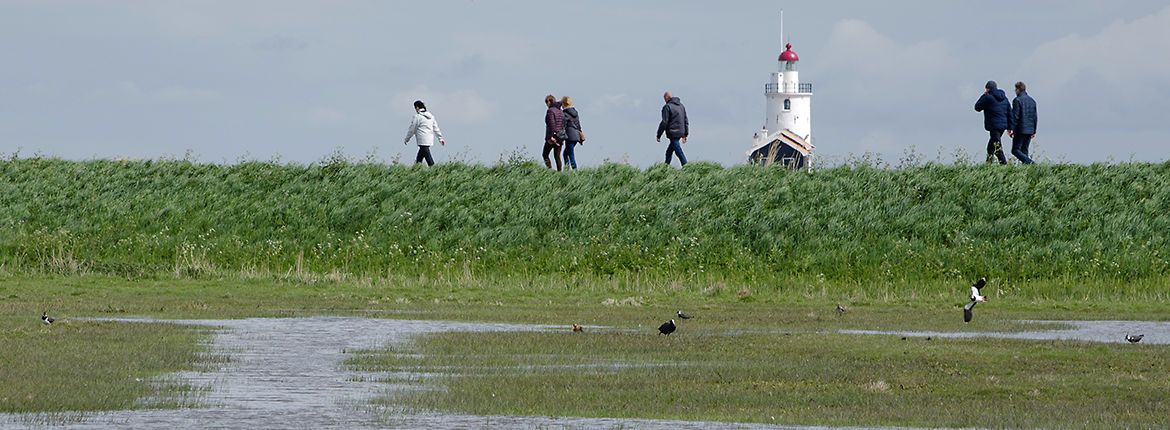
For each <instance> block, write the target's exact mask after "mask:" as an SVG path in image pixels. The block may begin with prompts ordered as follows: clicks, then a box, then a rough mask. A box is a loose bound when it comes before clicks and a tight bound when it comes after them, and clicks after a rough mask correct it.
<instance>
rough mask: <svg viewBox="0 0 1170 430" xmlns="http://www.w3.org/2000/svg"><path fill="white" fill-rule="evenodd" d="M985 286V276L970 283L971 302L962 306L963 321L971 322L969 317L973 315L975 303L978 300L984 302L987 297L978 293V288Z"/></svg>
mask: <svg viewBox="0 0 1170 430" xmlns="http://www.w3.org/2000/svg"><path fill="white" fill-rule="evenodd" d="M985 286H987V278H979V280H978V281H975V283H974V284H971V303H967V306H963V322H965V323H969V322H971V318H974V317H975V304H976V303H979V302H986V301H987V298H986V297H983V296H982V295H980V294H979V290H982V289H983V287H985Z"/></svg>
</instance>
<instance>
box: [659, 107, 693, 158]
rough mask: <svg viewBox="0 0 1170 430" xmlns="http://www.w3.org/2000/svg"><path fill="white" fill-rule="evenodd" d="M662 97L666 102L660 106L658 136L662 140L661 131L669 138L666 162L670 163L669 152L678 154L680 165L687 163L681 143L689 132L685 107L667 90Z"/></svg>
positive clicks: (685, 139) (685, 140)
mask: <svg viewBox="0 0 1170 430" xmlns="http://www.w3.org/2000/svg"><path fill="white" fill-rule="evenodd" d="M662 99H663V100H664V101H666V104H665V105H663V106H662V122H660V123H658V138H657V140H658V141H659V142H661V141H662V133H664V132H665V133H666V138H667V139H670V145H669V146H667V147H666V164H670V154H671V153H675V154H678V162H679V163H680V165H682V166H686V165H687V156H686V155H684V154H683V150H682V144H683V143H687V136H689V135H690V134H691V130H690V121H688V120H687V109H686V108H685V107H683V105H682V100H680V99H679V98H678V97H675V96H674V95H672V94H671V93H670V91H667V92H666V93H664V94H662Z"/></svg>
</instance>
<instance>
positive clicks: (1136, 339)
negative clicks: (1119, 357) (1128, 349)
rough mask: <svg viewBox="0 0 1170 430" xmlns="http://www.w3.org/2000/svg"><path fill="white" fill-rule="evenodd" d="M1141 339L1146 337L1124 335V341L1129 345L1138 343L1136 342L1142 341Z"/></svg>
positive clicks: (1141, 335)
mask: <svg viewBox="0 0 1170 430" xmlns="http://www.w3.org/2000/svg"><path fill="white" fill-rule="evenodd" d="M1143 337H1146V335H1144V334H1133V335H1130V334H1127V335H1125V340H1127V341H1129V343H1138V342H1141V341H1142V338H1143Z"/></svg>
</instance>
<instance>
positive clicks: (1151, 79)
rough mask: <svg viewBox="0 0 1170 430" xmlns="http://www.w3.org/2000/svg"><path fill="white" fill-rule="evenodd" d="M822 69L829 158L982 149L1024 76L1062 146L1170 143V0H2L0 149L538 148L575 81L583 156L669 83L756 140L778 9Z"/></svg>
mask: <svg viewBox="0 0 1170 430" xmlns="http://www.w3.org/2000/svg"><path fill="white" fill-rule="evenodd" d="M781 9H783V10H784V13H785V27H784V31H785V32H786V33H787V34H788V35H789V40H790V41H791V43H792V44H793V45H794V50H796V51H797V52H798V53H799V55H800V59H801V62H800V71H801V80H802V81H804V82H811V83H813V85H814V96H813V101H812V109H813V113H812V123H813V128H812V130H813V138H814V141H815V143H816V145H817V152H818V155H820V156H821V157H822V158H823V159H824V160H828V161H832V160H845V159H847V158H848V157H851V156H860V155H862V154H864V153H867V152H868V153H875V154H878V155H880V156H881V157H883V158H884V159H885V160H887V161H891V162H895V163H896V161H897V160H898V159H900V158H901V157H903V156H904V154H906V152H907V151H908V150H909V149H910V148H916V150H917V152H918V153H921V154H924V155H925V156H926V158H928V159H931V158H936V157H939V155H940V154H941V158H942V159H944V160H950V159H951V158H952V156H953V154H955V153H956V151H960V150H961V151H965V152H966V153H967V154H968V156H969V157H970V158H971V159H972V160H975V159H980V160H981V159H982V157H983V155H982V154H983V151H984V145H985V143H986V133H985V132H984V131H983V127H982V124H983V121H982V116H981V114H979V113H976V112H974V110H973V105H974V103H975V100H976V99H977V98H978V96H979V95H980V94H981V93H982V87H983V83H984V82H986V81H987V80H988V79H994V80H996V81H999V82H1000V84H1001V86H1002V87H1010V84H1011V83H1013V82H1015V81H1017V80H1022V81H1025V82H1027V83H1028V85H1029V93H1030V94H1031V95H1032V96H1033V97H1034V98H1035V99H1036V101H1037V104H1038V106H1039V116H1040V123H1039V132H1038V136H1037V140H1036V141H1035V143H1034V146H1033V153H1034V154H1039V156H1040V157H1039V158H1040V159H1042V160H1048V161H1064V162H1078V163H1082V162H1092V161H1110V160H1112V161H1128V160H1131V159H1132V160H1140V161H1163V160H1166V159H1168V158H1170V157H1167V155H1166V154H1167V152H1170V121H1167V118H1168V114H1170V54H1168V53H1170V1H1167V0H1162V1H1147V0H1130V1H1124V2H1118V1H1067V0H1062V1H1046V0H1040V1H980V2H973V1H925V0H924V1H888V2H874V1H852V2H838V1H733V2H714V1H709V0H708V1H677V0H675V1H627V0H621V1H618V0H615V1H577V2H549V1H500V0H492V1H466V0H464V1H454V0H453V1H440V0H433V1H329V2H326V1H297V0H280V1H247V0H231V1H194V0H191V1H154V0H142V1H83V0H76V1H52V0H48V1H47V0H28V1H26V0H0V61H2V63H0V64H2V66H0V153H4V154H11V153H12V152H14V151H17V150H18V149H19V151H20V153H21V154H22V155H25V156H28V155H33V154H36V153H39V154H43V155H51V156H60V157H65V158H70V159H89V158H109V157H130V158H158V157H180V158H181V157H184V156H185V155H186V154H188V153H190V154H192V155H193V156H194V157H196V158H197V159H199V160H204V161H212V162H234V161H238V160H273V159H279V160H282V161H295V162H312V161H317V160H320V159H322V158H324V157H326V156H327V155H328V154H330V153H331V152H333V151H335V150H337V149H338V148H341V150H342V151H343V152H344V153H345V154H347V155H349V156H351V157H355V158H364V157H366V156H367V155H369V154H373V155H374V157H376V158H377V159H378V160H382V161H391V160H393V159H395V158H396V157H402V158H403V159H407V158H409V160H406V161H413V154H414V147H413V144H412V146H411V147H405V146H403V145H402V139H403V137H404V135H405V131H406V127H407V125H408V123H409V120H410V117H411V114H412V113H413V109H412V108H411V106H410V104H411V102H413V101H414V100H415V99H422V100H424V101H426V102H427V104H428V105H429V106H430V107H431V110H432V111H433V112H434V113H435V114H436V116H437V118H438V121H439V124H440V125H441V126H442V128H443V130H444V132H445V134H446V136H447V140H448V145H447V146H446V147H443V148H437V149H436V150H435V151H434V152H435V155H436V158H437V159H438V161H440V162H443V161H450V160H453V159H462V160H466V161H472V162H483V163H494V162H495V161H496V160H499V159H500V158H501V156H502V155H503V154H508V153H511V152H513V151H522V152H524V153H525V154H527V155H529V156H531V157H539V150H540V147H541V137H543V131H544V130H543V115H544V104H543V98H544V95H545V94H549V93H551V94H555V95H557V96H560V95H570V96H573V98H574V99H575V100H576V102H577V105H578V107H579V109H580V111H581V120H582V125H583V126H584V129H585V131H586V133H587V134H588V136H589V141H588V142H587V144H586V145H585V146H584V147H582V148H581V149H579V150H578V155H577V157H578V160H579V161H580V162H581V163H583V164H585V165H596V164H598V163H601V162H603V161H605V160H613V161H626V162H629V163H632V164H636V165H639V166H647V165H649V164H651V163H654V162H661V159H662V153H663V152H664V149H665V148H664V146H663V144H660V143H656V142H655V141H654V132H655V129H656V127H657V123H658V119H659V109H660V108H661V105H662V98H661V94H662V92H663V91H664V90H667V89H670V90H673V91H674V92H675V95H677V96H679V97H681V98H682V101H683V103H684V104H685V105H686V106H687V111H688V113H689V116H690V123H691V128H692V132H691V139H690V142H689V143H687V144H686V145H685V146H684V149H685V150H686V152H687V155H688V158H690V159H691V160H692V161H697V160H706V161H714V162H719V163H722V164H724V165H733V164H739V163H743V161H744V156H743V152H744V150H745V149H746V147H747V146H748V144H749V142H750V140H751V135H752V133H753V132H754V131H755V130H757V129H758V128H759V127H760V126H761V125H762V124H763V121H764V92H763V86H764V83H765V82H766V80H767V79H768V77H769V74H770V73H771V72H772V71H774V70H775V69H776V67H777V64H776V57H777V56H778V55H779V53H780V51H781V50H782V49H781V46H780V41H779V35H778V33H779V31H780V30H779V12H780V10H781Z"/></svg>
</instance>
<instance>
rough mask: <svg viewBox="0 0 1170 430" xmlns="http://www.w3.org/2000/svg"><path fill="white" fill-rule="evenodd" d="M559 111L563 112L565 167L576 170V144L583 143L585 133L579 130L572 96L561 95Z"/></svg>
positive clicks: (579, 117) (579, 118)
mask: <svg viewBox="0 0 1170 430" xmlns="http://www.w3.org/2000/svg"><path fill="white" fill-rule="evenodd" d="M561 108H562V110H561V112H563V113H564V114H565V151H564V155H565V168H567V169H573V170H577V151H576V147H577V145H584V144H585V133H583V132H582V131H581V116H580V114H578V113H577V108H575V107H573V98H572V97H569V96H564V97H561Z"/></svg>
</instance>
